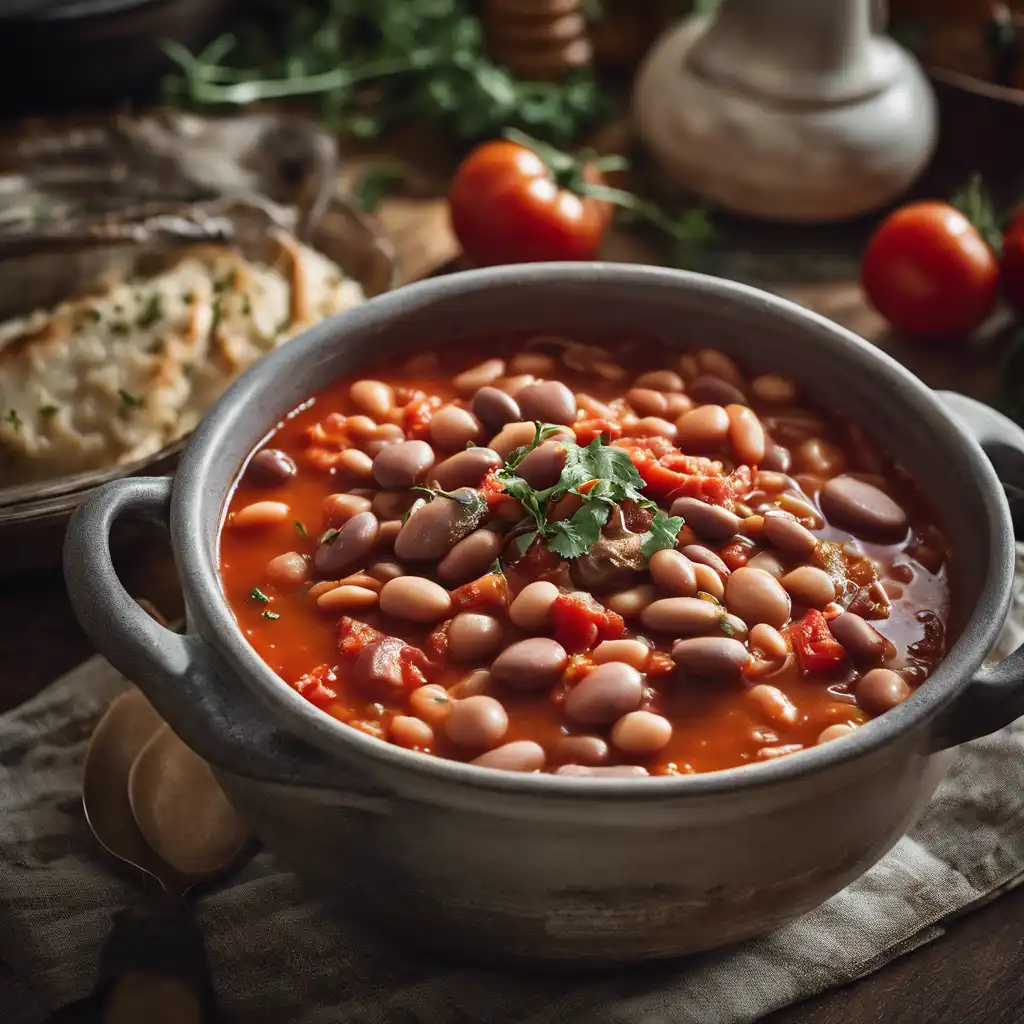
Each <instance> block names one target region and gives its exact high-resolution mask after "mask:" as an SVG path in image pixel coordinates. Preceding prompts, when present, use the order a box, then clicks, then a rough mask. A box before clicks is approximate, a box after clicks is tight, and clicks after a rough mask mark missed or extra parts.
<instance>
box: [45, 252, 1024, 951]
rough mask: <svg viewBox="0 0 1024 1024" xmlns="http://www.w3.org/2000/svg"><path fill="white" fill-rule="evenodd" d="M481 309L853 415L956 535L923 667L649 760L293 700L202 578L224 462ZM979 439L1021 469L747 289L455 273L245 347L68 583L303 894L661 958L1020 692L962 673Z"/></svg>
mask: <svg viewBox="0 0 1024 1024" xmlns="http://www.w3.org/2000/svg"><path fill="white" fill-rule="evenodd" d="M496 328H500V329H507V330H515V329H538V330H543V331H551V330H557V331H563V332H566V333H569V334H572V333H574V332H578V333H582V334H585V333H586V332H589V331H607V330H611V331H621V330H634V331H642V332H652V333H655V334H657V335H660V336H662V337H664V338H665V339H666V340H667V341H669V342H670V343H676V344H679V345H680V346H688V345H694V344H699V345H714V346H715V347H718V348H720V349H722V350H724V351H725V352H727V353H730V354H731V355H734V356H736V357H737V358H738V359H740V360H741V361H742V362H743V363H744V364H745V365H747V366H750V367H752V368H754V369H760V370H774V371H778V372H781V373H786V374H790V375H792V376H793V377H795V378H797V379H798V380H800V381H802V382H803V383H804V385H805V386H806V388H807V389H808V391H810V392H811V393H812V394H815V395H816V396H818V397H819V398H820V399H821V400H822V401H823V402H825V403H826V404H827V405H828V406H831V407H834V408H836V409H837V410H840V411H842V412H844V413H846V414H848V415H850V416H852V417H855V418H856V419H858V420H859V421H860V422H861V423H862V424H863V425H864V427H865V428H866V429H867V430H868V431H869V432H870V433H872V434H874V435H875V436H876V437H877V438H879V439H880V440H881V442H882V443H883V444H884V445H885V446H886V447H887V448H888V449H889V450H890V451H891V452H892V453H893V454H894V455H895V456H896V457H897V458H898V459H899V461H900V462H901V463H902V464H903V465H904V466H905V467H906V468H907V469H908V470H909V471H910V473H911V474H912V475H913V476H914V477H915V478H916V479H917V481H918V482H919V483H920V485H921V487H922V489H923V490H924V492H925V493H926V494H927V496H928V498H929V499H930V500H931V503H932V505H933V507H934V508H935V509H936V511H937V513H938V514H939V516H940V523H941V526H942V527H943V529H944V531H945V533H946V536H947V538H948V539H949V541H950V542H951V545H952V549H953V552H954V558H953V577H954V590H955V606H956V612H955V615H954V621H953V623H952V626H951V635H952V636H953V637H955V638H957V639H956V642H955V643H953V644H952V646H951V649H950V651H949V654H948V656H947V657H946V659H945V660H944V661H943V663H942V664H941V665H940V666H939V668H938V669H937V670H936V672H935V673H934V675H933V676H932V677H931V678H930V679H929V680H928V682H927V683H926V684H925V685H924V686H922V687H921V688H920V689H919V690H918V691H916V692H915V693H914V694H913V696H912V697H911V698H910V699H909V700H908V701H906V702H905V703H904V704H902V705H900V706H899V707H897V708H896V709H895V710H893V711H891V712H890V713H888V714H887V715H884V716H883V717H881V718H880V719H877V720H875V721H872V722H870V723H868V724H867V725H865V726H864V727H863V728H861V729H859V730H857V732H856V733H855V734H854V735H853V736H851V737H849V738H847V739H843V740H841V741H838V742H835V743H829V744H827V745H825V746H823V747H818V748H815V749H812V750H808V751H806V752H802V753H799V754H796V755H793V756H790V757H787V758H782V759H780V760H777V761H772V762H766V763H763V764H753V765H749V766H746V767H742V768H736V769H731V770H728V771H722V772H717V773H714V774H708V775H699V776H688V777H677V778H652V779H644V780H630V779H603V780H587V781H581V780H578V779H572V778H565V777H558V776H554V775H520V774H517V773H511V772H502V771H497V770H493V769H483V768H476V767H472V766H469V765H465V764H461V763H457V762H454V761H446V760H442V759H439V758H432V757H426V756H423V755H420V754H416V753H412V752H410V751H406V750H403V749H401V748H399V747H397V746H392V745H389V744H385V743H381V742H380V741H378V740H375V739H373V738H371V737H369V736H366V735H364V734H362V733H360V732H357V731H356V730H353V729H350V728H348V727H346V726H344V725H342V724H340V723H338V722H336V721H335V720H334V719H332V718H330V717H328V716H327V715H324V714H321V713H320V712H319V711H317V710H316V709H315V708H313V707H312V706H311V705H309V704H308V703H307V702H306V701H305V700H303V698H302V697H300V696H299V695H298V694H297V693H295V692H294V691H293V690H292V689H290V688H289V687H287V686H286V685H284V684H283V683H282V682H281V680H280V679H278V678H277V676H275V675H274V673H273V672H271V671H270V670H269V669H268V668H267V666H266V665H265V664H264V663H263V662H262V661H261V660H260V658H259V657H258V656H257V655H256V653H255V652H254V651H253V650H252V649H251V648H250V647H249V645H248V644H247V643H246V641H245V639H244V637H243V636H242V634H241V632H240V631H239V629H238V627H237V626H236V624H235V621H234V618H233V617H232V614H231V611H230V609H229V608H228V606H227V604H226V603H225V601H224V597H223V594H222V592H221V586H220V581H219V578H218V573H217V533H218V527H219V524H220V521H221V517H222V513H223V509H224V503H225V499H226V497H227V495H228V492H229V490H230V488H231V485H232V482H233V479H234V477H235V474H236V472H237V470H238V467H239V466H240V464H241V463H242V461H243V460H244V459H245V457H246V456H247V455H248V453H249V452H250V450H251V449H252V448H253V447H254V446H255V445H256V444H257V443H258V442H259V441H260V439H261V438H262V437H263V436H264V435H265V433H266V431H267V430H268V428H270V427H272V426H273V424H274V423H275V422H276V421H277V420H278V419H279V418H280V417H281V416H282V415H283V414H284V413H286V412H287V411H288V410H290V409H292V408H293V407H294V406H296V405H297V404H298V403H299V402H301V401H302V400H303V399H305V398H306V397H307V396H308V395H309V394H310V393H312V392H315V391H316V390H317V389H319V388H320V387H321V386H322V385H323V384H324V383H325V382H326V381H328V380H330V379H332V378H333V377H336V376H339V375H341V374H344V373H348V372H351V371H353V370H355V369H356V368H359V367H361V366H363V365H364V364H366V363H367V362H370V361H371V360H381V359H386V358H387V357H388V356H389V355H390V354H392V353H395V352H398V351H404V350H410V349H417V348H433V347H436V346H437V345H439V344H443V343H444V342H445V341H446V340H449V339H453V338H456V337H460V336H466V335H472V334H474V333H480V332H490V331H494V330H495V329H496ZM972 433H973V435H974V436H973V437H972V436H971V435H972ZM979 441H981V442H983V443H984V444H985V445H987V446H989V447H990V449H991V453H992V454H993V456H994V457H995V458H997V459H998V460H999V462H1000V464H1001V466H1002V468H1003V469H1004V470H1005V471H1006V473H1007V474H1008V475H1012V476H1015V477H1016V483H1017V484H1018V485H1019V484H1021V483H1024V433H1022V432H1021V431H1019V430H1018V429H1017V428H1016V427H1013V426H1012V425H1011V424H1010V423H1009V422H1008V421H1006V420H1004V419H1002V418H1001V417H999V416H998V415H997V414H995V413H993V412H992V411H991V410H988V409H986V408H985V407H983V406H980V405H977V403H974V402H971V401H970V400H968V399H964V398H961V397H959V396H955V395H947V394H935V393H933V392H932V391H930V390H929V389H928V388H926V387H925V386H924V385H922V384H921V383H920V381H918V380H917V379H916V378H914V377H913V376H911V375H910V374H909V373H908V372H907V371H906V370H904V369H903V368H902V367H900V366H899V365H898V364H897V363H895V362H894V361H893V360H891V359H889V358H888V357H887V356H885V355H884V354H882V353H881V352H879V351H878V350H876V349H875V348H873V347H872V346H870V345H868V344H867V343H866V342H864V341H862V340H861V339H860V338H857V337H855V336H854V335H852V334H850V333H848V332H847V331H844V330H842V329H841V328H839V327H837V326H836V325H835V324H832V323H830V322H828V321H826V320H824V319H822V318H821V317H818V316H816V315H814V314H813V313H809V312H807V311H806V310H804V309H801V308H799V307H797V306H795V305H792V304H790V303H788V302H784V301H782V300H780V299H777V298H774V297H772V296H770V295H767V294H764V293H762V292H759V291H756V290H753V289H751V288H747V287H743V286H740V285H736V284H732V283H729V282H726V281H721V280H716V279H712V278H706V277H701V276H698V275H694V274H684V273H679V272H674V271H668V270H660V269H656V268H651V267H632V266H623V265H602V264H557V265H555V264H552V265H534V266H529V267H512V268H504V269H497V270H486V271H474V272H471V273H465V274H456V275H453V276H451V277H446V278H441V279H437V280H432V281H428V282H425V283H422V284H417V285H413V286H411V287H408V288H404V289H401V290H399V291H397V292H394V293H391V294H389V295H385V296H382V297H380V298H377V299H374V300H373V301H372V302H369V303H367V304H366V305H365V306H363V307H361V308H358V309H355V310H353V311H351V312H348V313H346V314H344V315H343V316H341V317H338V318H337V319H334V320H331V321H328V322H325V323H323V324H321V325H319V326H317V327H315V328H313V329H312V330H310V331H309V332H308V333H307V334H306V335H304V336H303V337H301V338H299V339H297V340H295V341H293V342H292V343H291V344H289V345H286V346H284V347H282V348H281V349H280V350H278V351H277V352H275V353H273V354H271V355H269V356H268V357H266V358H265V359H263V360H261V361H260V362H259V363H258V364H257V365H256V366H255V367H254V368H253V369H251V370H249V371H248V372H247V373H246V374H245V375H244V376H243V377H241V378H240V379H239V381H238V382H237V383H236V384H235V385H234V386H233V387H232V388H231V389H230V390H229V391H228V392H227V393H226V394H225V396H224V397H223V398H222V399H221V401H220V402H219V403H218V404H217V406H216V407H215V409H214V410H213V411H212V412H211V413H210V414H209V415H208V417H207V418H206V420H205V421H204V423H203V424H202V426H201V427H200V428H199V429H198V430H197V431H196V433H195V435H194V436H193V438H192V440H191V442H190V444H189V446H188V449H187V451H186V452H185V455H184V457H183V459H182V462H181V467H180V469H179V471H178V475H177V477H176V479H175V480H174V483H173V485H172V483H171V481H170V480H166V479H147V478H135V479H126V480H120V481H118V482H116V483H112V484H110V485H108V486H106V487H104V488H103V489H101V490H100V491H98V492H97V493H96V494H95V495H94V496H93V497H91V498H90V499H89V500H88V501H87V502H86V503H85V505H83V506H82V507H81V508H80V509H79V510H78V512H77V513H76V514H75V517H74V519H73V521H72V523H71V526H70V528H69V531H68V536H67V542H66V549H65V566H66V572H67V580H68V586H69V589H70V592H71V596H72V599H73V601H74V604H75V608H76V611H77V613H78V616H79V618H80V619H81V622H82V624H83V626H84V627H85V629H86V631H87V632H88V634H89V635H90V637H91V638H92V639H93V640H94V641H95V643H96V645H97V646H98V647H99V649H100V650H101V651H102V652H103V653H104V654H106V655H107V657H108V658H109V659H110V660H111V662H113V664H114V665H115V666H116V667H117V668H119V669H120V670H121V671H123V672H124V673H125V675H127V676H128V677H129V678H130V679H133V680H134V681H135V682H136V683H138V685H139V686H140V687H141V688H142V689H143V690H144V691H145V693H146V694H147V695H148V696H149V697H150V699H151V700H152V702H153V704H154V705H156V707H157V709H158V710H159V711H160V713H161V714H162V715H163V716H164V717H165V718H166V719H167V720H168V721H169V722H170V723H171V725H172V726H173V727H174V729H175V730H176V731H177V732H178V733H179V734H180V736H181V737H182V738H183V739H184V740H185V742H186V743H188V744H189V745H190V746H192V747H193V748H194V749H195V750H196V751H197V752H198V753H199V754H201V755H202V756H203V757H205V758H206V759H207V760H209V761H210V762H211V763H212V764H213V765H214V768H215V771H216V774H217V777H218V778H219V779H220V781H221V783H222V785H223V786H224V789H225V790H226V792H227V794H228V796H229V797H230V799H231V800H232V802H233V803H234V804H235V805H236V806H237V807H238V808H239V809H240V810H241V811H242V812H243V813H244V814H245V815H246V816H247V817H248V818H249V819H250V821H251V822H252V825H253V827H254V829H255V830H256V832H257V833H258V834H259V835H260V837H261V838H262V839H263V840H264V841H265V842H266V844H267V846H268V847H269V848H270V849H272V850H273V851H274V852H275V853H277V854H278V855H279V856H280V857H281V859H282V860H284V861H286V862H287V863H288V864H290V865H291V866H293V867H294V868H295V870H296V871H297V872H298V873H299V874H300V875H302V876H303V877H304V878H305V879H306V880H307V881H308V882H309V883H310V884H311V885H312V886H314V887H315V888H316V890H317V891H319V892H320V893H321V894H322V895H323V896H324V897H326V898H329V899H338V900H343V901H345V902H346V904H347V905H348V906H350V907H351V908H353V909H355V910H357V911H360V912H362V913H364V914H366V915H367V916H370V917H372V919H373V920H375V921H377V922H380V923H383V924H385V925H387V926H388V927H390V928H392V929H393V930H395V931H398V932H400V933H402V934H403V935H406V936H408V937H409V938H411V939H413V940H419V941H421V942H426V943H428V944H429V946H430V947H431V948H433V949H441V948H445V949H449V950H455V951H460V952H462V953H465V954H468V955H472V956H476V957H487V958H490V959H492V960H508V959H513V958H515V959H522V960H533V961H549V962H550V961H561V962H565V961H573V962H577V963H590V964H592V963H597V962H602V961H631V960H641V959H648V958H654V957H665V956H672V955H677V954H681V953H685V952H691V951H694V950H700V949H706V948H708V947H711V946H715V945H718V944H721V943H725V942H729V941H732V940H735V939H740V938H742V937H744V936H748V935H751V934H754V933H757V932H761V931H764V930H766V929H768V928H771V927H773V926H774V925H777V924H779V923H780V922H783V921H785V920H787V919H789V918H792V917H795V916H796V915H798V914H800V913H802V912H804V911H806V910H808V909H809V908H810V907H813V906H814V905H816V904H818V903H820V902H821V901H822V900H824V899H826V898H828V897H829V896H830V895H832V894H833V893H835V892H836V891H837V890H839V889H840V888H842V887H843V886H844V885H846V884H847V883H848V882H849V881H851V880H852V879H853V878H855V877H856V876H857V875H859V874H860V873H861V872H863V871H864V870H866V869H867V868H868V867H870V866H871V865H872V864H873V863H874V862H875V861H876V860H878V858H879V857H881V856H882V854H883V853H885V851H886V850H887V849H888V848H889V847H890V846H892V844H893V843H894V842H895V841H896V840H897V839H898V838H899V837H900V836H901V835H902V834H903V832H904V831H905V830H906V829H907V828H908V826H909V825H910V824H911V822H912V821H913V820H914V818H915V817H916V816H917V814H918V813H919V812H920V811H921V809H922V808H923V807H924V805H925V804H926V803H927V801H928V799H929V798H930V796H931V795H932V792H933V791H934V789H935V786H936V785H937V783H938V781H939V779H940V778H941V777H942V775H943V773H944V772H945V771H946V769H947V768H948V766H949V764H950V762H951V761H952V758H953V754H954V750H953V748H954V747H955V745H956V744H957V743H960V742H962V741H964V740H967V739H970V738H972V737H975V736H979V735H982V734H984V733H986V732H989V731H992V730H994V729H996V728H998V727H999V726H1002V725H1004V724H1006V723H1007V722H1009V721H1011V720H1012V719H1013V718H1015V717H1016V716H1017V715H1018V714H1020V713H1021V712H1024V686H1022V685H1021V680H1022V679H1024V657H1022V656H1021V654H1020V653H1017V654H1015V655H1014V656H1013V657H1011V658H1010V659H1009V660H1008V661H1007V662H1004V663H1003V664H1002V665H1001V666H999V667H997V668H983V663H984V661H985V657H986V654H987V653H988V651H989V650H990V649H991V647H992V644H993V642H994V640H995V639H996V635H997V633H998V630H999V627H1000V624H1001V622H1002V620H1003V616H1004V614H1005V612H1006V608H1007V604H1008V601H1009V596H1010V584H1011V579H1012V572H1013V556H1014V548H1013V535H1012V530H1011V525H1010V517H1009V511H1008V508H1007V504H1006V500H1005V498H1004V495H1003V491H1002V489H1001V487H1000V482H999V479H998V478H997V475H996V473H995V472H994V470H993V467H992V464H991V463H990V462H989V460H988V459H987V458H986V456H985V454H984V453H983V451H982V447H981V446H980V445H979ZM129 515H133V516H143V517H146V518H149V519H153V520H157V521H160V522H163V523H165V524H169V527H170V535H171V543H172V545H173V548H174V554H175V557H176V560H177V564H178V567H179V571H180V573H181V578H182V583H183V586H184V591H185V598H186V603H187V608H188V632H187V634H186V635H184V636H178V635H176V634H173V633H170V632H168V631H166V630H165V629H163V628H161V627H160V626H158V625H157V624H156V623H155V622H153V621H152V620H151V619H150V618H149V617H148V616H147V615H146V614H145V613H144V612H142V611H140V610H139V609H138V608H137V607H136V606H135V604H134V603H133V602H132V600H131V599H130V598H129V596H128V594H127V593H126V592H125V591H124V589H123V588H122V587H121V585H120V583H119V582H118V580H117V578H116V576H115V575H114V571H113V567H112V565H111V561H110V556H109V551H108V546H107V538H108V536H109V532H110V528H111V525H112V524H113V523H114V521H115V520H117V519H119V518H120V517H122V516H129Z"/></svg>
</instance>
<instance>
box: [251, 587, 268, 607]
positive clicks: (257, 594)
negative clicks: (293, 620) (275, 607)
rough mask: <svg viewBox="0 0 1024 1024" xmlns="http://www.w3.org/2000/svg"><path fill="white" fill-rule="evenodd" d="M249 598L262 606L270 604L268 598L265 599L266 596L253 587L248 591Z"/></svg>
mask: <svg viewBox="0 0 1024 1024" xmlns="http://www.w3.org/2000/svg"><path fill="white" fill-rule="evenodd" d="M249 596H250V597H251V598H252V599H253V600H254V601H259V602H261V603H262V604H268V603H269V602H270V598H269V597H267V595H266V594H264V593H263V591H262V590H260V588H259V587H253V588H252V590H250V591H249Z"/></svg>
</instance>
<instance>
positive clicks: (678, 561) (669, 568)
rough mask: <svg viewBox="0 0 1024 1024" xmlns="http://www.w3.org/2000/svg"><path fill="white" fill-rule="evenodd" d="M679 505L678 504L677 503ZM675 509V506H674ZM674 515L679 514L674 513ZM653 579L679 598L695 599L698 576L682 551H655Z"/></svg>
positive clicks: (650, 565) (651, 570) (651, 569)
mask: <svg viewBox="0 0 1024 1024" xmlns="http://www.w3.org/2000/svg"><path fill="white" fill-rule="evenodd" d="M677 504H678V502H677ZM672 507H673V508H675V505H673V506H672ZM672 514H673V515H678V513H676V512H673V513H672ZM648 569H649V570H650V573H651V579H652V580H654V582H655V584H656V585H657V586H659V587H660V588H661V589H662V590H667V591H668V592H669V593H670V594H675V595H677V596H679V597H694V596H696V593H697V576H696V573H695V572H694V567H693V562H691V561H690V560H689V559H688V558H687V557H686V555H684V554H683V553H682V552H681V551H675V550H673V549H672V548H662V550H661V551H655V553H654V554H653V555H652V556H651V560H650V562H649V563H648Z"/></svg>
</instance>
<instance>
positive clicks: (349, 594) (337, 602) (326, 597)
mask: <svg viewBox="0 0 1024 1024" xmlns="http://www.w3.org/2000/svg"><path fill="white" fill-rule="evenodd" d="M376 604H377V592H376V591H375V590H370V589H369V588H368V587H352V586H344V585H343V586H340V587H335V588H334V589H333V590H328V591H327V593H326V594H321V595H320V596H319V597H318V598H317V599H316V606H317V607H318V608H322V609H323V610H324V611H327V612H350V611H356V610H361V609H364V608H373V607H374V606H375V605H376Z"/></svg>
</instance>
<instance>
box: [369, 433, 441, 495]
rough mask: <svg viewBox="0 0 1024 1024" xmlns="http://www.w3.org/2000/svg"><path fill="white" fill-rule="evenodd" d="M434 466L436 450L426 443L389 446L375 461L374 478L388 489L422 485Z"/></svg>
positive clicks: (409, 442)
mask: <svg viewBox="0 0 1024 1024" xmlns="http://www.w3.org/2000/svg"><path fill="white" fill-rule="evenodd" d="M433 464H434V449H433V448H431V447H430V445H429V444H427V443H426V441H402V442H400V443H399V444H393V445H389V446H388V447H387V448H385V449H384V450H383V451H382V452H381V453H380V454H379V455H378V456H377V457H376V458H375V459H374V460H373V477H374V479H375V480H376V481H377V483H379V484H380V485H381V487H384V488H386V489H390V490H398V489H400V488H404V487H414V486H415V485H416V484H421V483H423V481H424V480H425V479H426V477H427V472H428V470H429V469H430V467H431V466H432V465H433Z"/></svg>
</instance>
